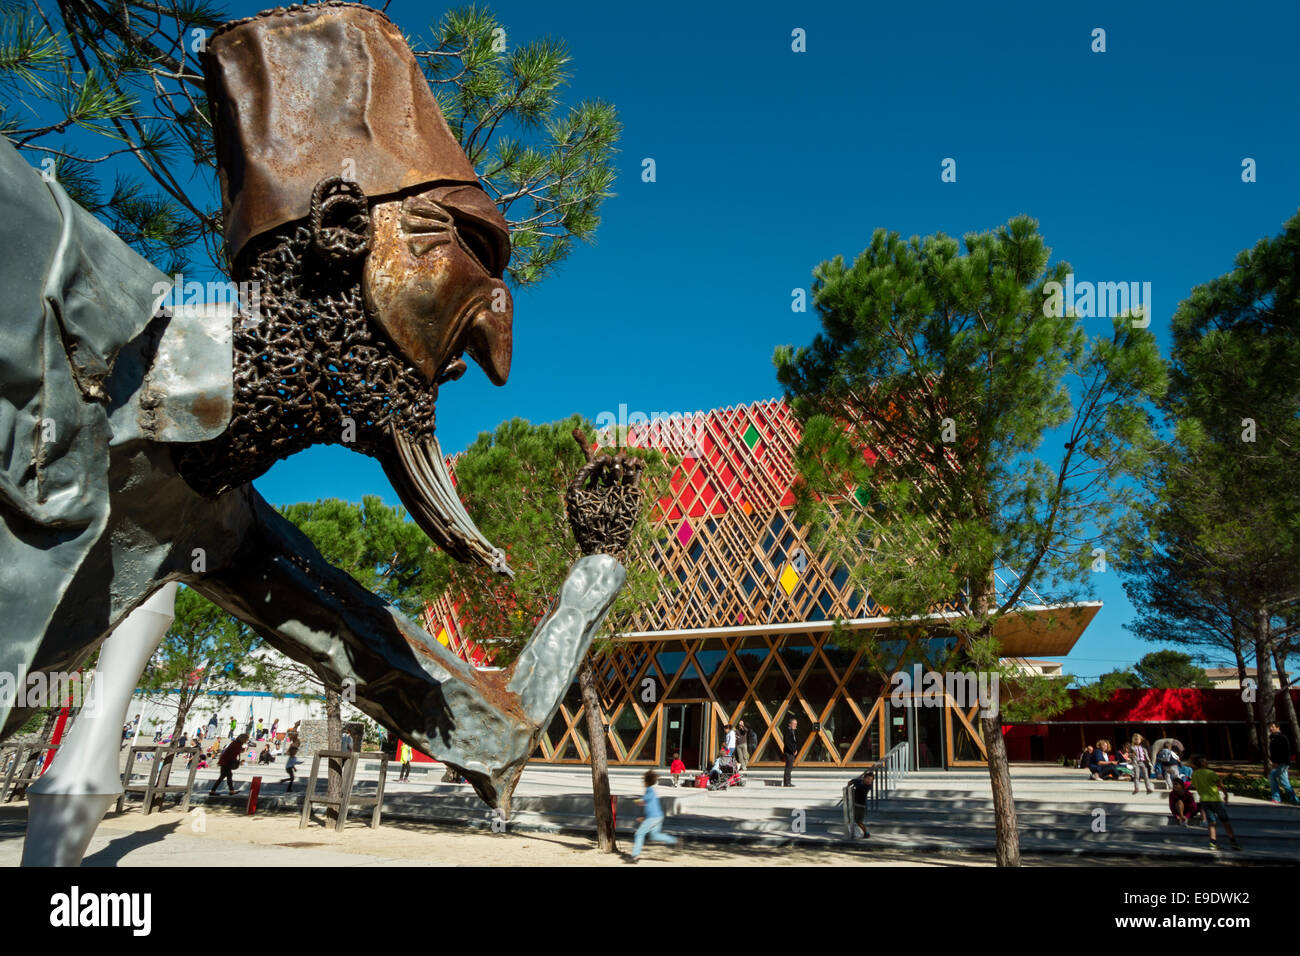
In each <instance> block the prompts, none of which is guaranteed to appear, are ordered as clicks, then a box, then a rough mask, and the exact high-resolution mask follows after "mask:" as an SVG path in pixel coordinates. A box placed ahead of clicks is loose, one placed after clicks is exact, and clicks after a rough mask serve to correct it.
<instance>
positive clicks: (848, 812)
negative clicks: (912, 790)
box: [844, 741, 911, 836]
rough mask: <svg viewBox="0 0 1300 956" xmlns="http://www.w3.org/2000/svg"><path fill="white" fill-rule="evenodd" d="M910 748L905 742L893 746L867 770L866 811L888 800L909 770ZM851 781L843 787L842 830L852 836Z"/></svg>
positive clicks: (874, 808)
mask: <svg viewBox="0 0 1300 956" xmlns="http://www.w3.org/2000/svg"><path fill="white" fill-rule="evenodd" d="M910 755H911V747H910V746H909V744H908V743H907V741H903V742H902V743H899V744H894V746H893V747H891V748H890V749H889V752H888V753H886V754H885V756H883V757H882V758H880V759H879V760H877V761H876V762H875V763H873V764H872V765H871V766H870V767H868V768H867V769H868V770H869V771H870V772H871V790H870V791H869V792H868V793H867V808H868V810H872V811H874V810H876V809H877V807H878V806H879V804H880V801H881V800H888V799H889V794H890V792H891V791H893V790H895V789H897V788H898V783H899V781H900V780H902V779H903V777H904V776H906V775H907V771H908V770H909V769H910V764H911V761H910V759H909V757H910ZM852 787H853V781H852V780H850V781H849V782H848V783H846V784H845V785H844V828H845V830H846V832H847V833H848V834H849V836H852V835H853V789H852Z"/></svg>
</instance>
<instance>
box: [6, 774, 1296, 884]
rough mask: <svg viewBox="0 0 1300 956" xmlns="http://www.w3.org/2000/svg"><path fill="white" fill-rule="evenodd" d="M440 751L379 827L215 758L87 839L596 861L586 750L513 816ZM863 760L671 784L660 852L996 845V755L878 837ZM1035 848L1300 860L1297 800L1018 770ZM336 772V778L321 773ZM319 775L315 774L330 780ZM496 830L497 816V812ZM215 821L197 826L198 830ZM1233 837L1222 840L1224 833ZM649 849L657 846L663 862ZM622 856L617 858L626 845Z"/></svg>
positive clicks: (916, 855)
mask: <svg viewBox="0 0 1300 956" xmlns="http://www.w3.org/2000/svg"><path fill="white" fill-rule="evenodd" d="M642 772H643V771H640V770H636V769H634V768H614V769H612V770H611V772H610V777H611V786H612V790H613V793H614V795H615V797H616V801H617V813H618V831H619V836H620V842H621V844H622V845H623V846H624V847H625V848H626V847H627V846H628V845H630V842H631V835H632V830H633V828H634V827H635V818H636V815H637V812H638V809H637V806H636V804H635V802H634V801H635V798H636V797H637V796H638V795H639V794H640V793H641V790H642V784H641V774H642ZM441 774H442V767H441V766H440V765H427V764H426V765H419V764H417V765H415V766H414V767H413V773H412V779H411V781H410V782H407V783H399V782H397V779H396V778H397V767H396V765H393V764H390V773H389V776H388V782H387V785H386V792H385V798H384V817H383V820H384V824H383V826H382V827H381V828H380V829H379V830H378V831H371V830H369V829H368V828H367V827H366V826H365V823H366V822H367V821H368V819H369V815H368V811H365V810H355V811H354V812H353V813H352V814H351V816H350V821H349V824H348V827H347V830H346V831H345V832H344V833H342V834H338V833H335V832H334V831H333V829H332V828H328V829H327V828H326V827H324V826H322V825H321V824H320V822H319V821H320V820H321V819H322V816H321V815H318V816H317V821H318V822H317V823H314V824H313V825H312V826H311V827H310V828H309V829H307V830H299V829H298V825H297V819H298V818H297V814H298V812H299V810H300V808H301V797H302V791H303V789H304V788H305V781H304V780H302V778H301V777H300V778H299V783H298V785H297V786H296V787H295V792H293V793H286V792H285V786H284V785H282V784H281V783H280V782H279V781H280V779H281V777H282V771H281V770H280V769H279V768H277V767H274V766H273V767H271V768H269V769H268V768H265V767H264V768H261V769H260V771H256V770H253V769H250V768H244V769H241V770H240V771H237V772H236V775H235V776H236V780H237V782H238V783H239V784H240V790H239V793H238V794H237V795H236V796H233V797H231V796H227V795H226V794H225V792H224V790H223V792H222V794H221V795H218V796H216V797H211V796H210V794H209V789H210V788H211V786H212V781H213V780H214V779H215V774H214V773H211V772H206V771H200V773H199V779H198V782H197V783H196V787H195V795H194V800H193V804H192V805H193V809H192V810H191V812H190V814H189V816H188V817H182V815H181V814H180V813H179V812H178V810H176V809H172V803H171V801H169V803H168V809H166V810H165V811H163V812H161V813H155V814H151V815H150V816H148V817H145V816H144V814H143V813H141V811H140V808H139V803H138V802H137V803H136V804H135V805H134V806H132V805H128V809H127V810H126V812H124V813H123V814H120V815H119V814H116V813H112V812H110V813H109V815H108V817H107V818H106V819H105V822H104V824H103V825H102V826H101V827H100V830H99V832H98V833H97V834H96V836H95V838H94V841H93V842H92V844H91V847H90V850H89V852H88V854H87V863H88V864H94V865H101V866H102V865H109V866H112V865H143V866H148V865H157V864H166V865H181V866H184V865H218V866H219V865H246V864H248V863H253V862H255V863H256V865H265V866H281V865H298V866H303V865H306V866H365V865H383V864H388V863H392V864H401V865H416V864H419V865H457V864H464V863H475V862H478V863H488V864H496V865H509V864H527V863H530V862H532V863H536V864H547V865H555V864H559V865H563V864H566V863H578V864H583V865H586V864H590V863H592V862H602V863H603V862H606V861H605V860H602V859H600V858H601V856H602V855H601V854H595V853H593V852H591V845H592V844H591V835H592V833H593V832H594V823H593V815H592V806H591V777H590V771H589V770H588V769H587V768H586V767H581V766H576V767H556V766H553V765H549V766H548V765H537V766H532V767H530V768H529V769H528V770H527V771H526V772H525V774H524V776H523V779H522V781H521V782H520V785H519V788H518V790H517V791H516V794H515V801H514V812H513V814H512V819H511V821H510V823H509V826H508V827H507V828H506V832H504V833H500V832H494V830H493V826H492V823H493V814H492V813H491V812H490V811H489V810H488V809H487V808H486V807H485V806H483V804H482V803H481V802H480V801H479V800H478V798H477V797H476V796H474V794H473V793H472V791H471V790H470V789H469V787H468V786H467V785H463V784H444V783H441V782H440V779H441ZM851 775H852V774H851V772H845V771H839V772H827V771H800V772H797V773H796V775H795V782H796V786H795V787H794V788H792V789H786V788H783V787H780V786H773V785H772V784H775V783H779V780H780V774H779V771H759V772H756V773H754V774H752V775H750V777H749V781H748V785H747V786H745V787H743V788H733V789H730V790H726V791H720V792H708V791H704V790H698V789H694V788H687V787H685V786H683V787H682V788H679V789H674V788H672V787H671V785H669V783H668V781H667V780H664V781H662V782H661V784H660V793H661V795H662V797H663V802H664V806H665V810H666V813H667V822H666V828H667V829H668V830H669V831H670V832H672V833H674V834H676V835H677V836H678V837H680V838H682V841H683V842H682V844H681V846H680V847H679V848H678V849H677V850H673V851H666V850H662V849H659V848H656V851H655V852H654V853H653V854H652V856H653V858H654V859H656V860H657V861H659V862H661V863H667V862H673V861H675V865H682V864H684V863H686V864H693V863H702V864H707V863H709V862H716V863H726V864H732V865H735V864H740V865H788V864H814V865H829V864H836V863H844V864H847V865H864V864H872V863H878V864H882V865H907V864H917V865H987V864H988V863H991V861H992V856H991V854H992V850H993V846H994V837H993V810H992V800H991V796H990V791H989V782H988V776H987V774H986V773H985V772H984V771H947V772H944V771H936V772H922V773H912V774H908V775H907V776H906V777H905V778H904V779H903V781H902V782H901V785H900V786H899V787H898V789H896V790H895V791H893V792H892V793H891V794H890V796H889V798H888V799H887V800H882V801H880V802H879V803H878V804H877V805H876V807H874V808H873V809H872V811H871V813H870V815H869V826H870V829H871V837H870V839H868V840H860V839H859V840H850V839H848V838H847V836H846V833H845V829H844V824H843V810H842V803H841V800H842V792H843V785H844V783H845V782H846V780H848V779H849V777H850V776H851ZM255 776H261V777H262V778H263V784H262V789H261V796H260V798H259V804H258V811H257V814H256V816H254V817H252V818H249V817H248V816H246V814H245V812H244V811H245V808H246V804H247V795H248V792H249V788H250V784H251V782H252V778H253V777H255ZM376 778H377V763H371V762H364V763H363V764H362V768H361V770H360V771H359V773H358V784H357V787H356V789H357V791H358V792H359V793H362V794H364V793H373V791H374V787H375V783H376ZM1013 782H1014V783H1013V786H1014V791H1015V795H1016V805H1017V812H1018V823H1019V826H1020V840H1021V848H1022V851H1023V852H1024V854H1025V855H1026V858H1027V859H1028V860H1029V861H1031V862H1038V863H1045V864H1049V865H1059V864H1069V863H1079V864H1084V865H1097V864H1108V863H1117V864H1118V863H1124V864H1128V863H1135V862H1136V863H1144V864H1148V865H1165V864H1171V865H1172V864H1180V863H1194V864H1211V863H1216V862H1218V863H1223V864H1232V863H1242V864H1251V863H1255V864H1275V863H1295V862H1296V861H1297V860H1300V809H1297V808H1293V807H1279V806H1274V805H1272V804H1271V803H1269V802H1267V801H1261V800H1251V799H1247V798H1242V797H1236V798H1233V799H1232V800H1231V802H1230V803H1229V811H1230V813H1231V814H1232V820H1233V823H1234V825H1235V827H1236V830H1237V835H1238V839H1239V840H1240V841H1241V844H1242V850H1240V851H1233V850H1228V849H1226V848H1225V849H1222V850H1220V851H1219V852H1217V853H1215V852H1214V851H1211V850H1210V849H1209V848H1208V846H1207V842H1208V840H1207V835H1206V832H1205V829H1204V827H1188V828H1184V827H1178V826H1173V825H1170V824H1169V823H1168V813H1167V794H1166V793H1165V792H1163V791H1157V793H1156V794H1154V795H1150V796H1148V795H1147V794H1146V793H1145V792H1143V793H1139V794H1138V795H1136V796H1134V795H1133V793H1132V787H1131V784H1129V783H1127V782H1104V781H1090V780H1089V779H1088V778H1087V774H1085V773H1083V772H1082V771H1078V770H1067V769H1063V768H1060V767H1032V766H1023V767H1016V768H1014V769H1013ZM318 787H319V788H320V789H323V784H321V785H318ZM318 792H319V791H318ZM25 812H26V810H25V804H24V803H23V802H21V801H18V802H15V803H12V804H8V805H6V806H4V807H0V865H16V864H17V862H18V860H19V858H20V856H21V837H22V828H23V821H24V820H25ZM497 826H498V829H499V828H500V824H499V822H498V825H497ZM196 827H201V831H199V830H196ZM1220 839H1221V846H1225V847H1226V841H1224V840H1223V835H1222V834H1221V835H1220ZM650 858H651V856H647V857H646V860H647V861H649V860H650ZM615 859H617V858H615Z"/></svg>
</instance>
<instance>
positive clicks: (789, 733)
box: [781, 717, 799, 787]
mask: <svg viewBox="0 0 1300 956" xmlns="http://www.w3.org/2000/svg"><path fill="white" fill-rule="evenodd" d="M798 728H799V719H798V718H797V717H791V718H790V721H789V723H787V724H786V725H785V736H784V737H783V738H782V740H781V745H782V746H783V747H784V748H785V780H784V785H785V786H787V787H793V786H794V784H793V783H791V782H790V774H791V773H793V772H794V757H795V753H796V752H798V750H799V738H798V737H796V736H795V731H796V730H797V729H798Z"/></svg>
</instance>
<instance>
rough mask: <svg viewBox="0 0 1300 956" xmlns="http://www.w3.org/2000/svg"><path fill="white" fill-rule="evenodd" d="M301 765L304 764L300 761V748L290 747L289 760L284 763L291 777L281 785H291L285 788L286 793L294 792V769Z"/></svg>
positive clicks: (285, 779)
mask: <svg viewBox="0 0 1300 956" xmlns="http://www.w3.org/2000/svg"><path fill="white" fill-rule="evenodd" d="M300 763H302V761H301V760H299V759H298V748H297V747H290V748H289V759H288V760H286V761H285V762H284V769H285V771H286V772H287V773H288V774H289V776H287V777H285V778H284V780H281V781H280V782H281V783H285V782H288V784H289V786H287V787H285V789H284V792H285V793H292V792H293V768H294V767H296V766H298V764H300Z"/></svg>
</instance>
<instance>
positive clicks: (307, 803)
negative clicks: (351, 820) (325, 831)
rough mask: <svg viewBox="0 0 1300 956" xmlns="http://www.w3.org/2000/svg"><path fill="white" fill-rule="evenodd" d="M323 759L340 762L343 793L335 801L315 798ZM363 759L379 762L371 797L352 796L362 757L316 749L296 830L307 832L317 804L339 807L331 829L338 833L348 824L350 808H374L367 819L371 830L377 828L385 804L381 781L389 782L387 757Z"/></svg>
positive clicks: (356, 754)
mask: <svg viewBox="0 0 1300 956" xmlns="http://www.w3.org/2000/svg"><path fill="white" fill-rule="evenodd" d="M322 757H325V758H327V759H330V760H341V761H343V790H342V795H341V796H340V798H339V799H338V800H335V799H333V798H331V797H329V796H324V797H318V796H316V778H317V776H318V775H319V774H320V761H321V758H322ZM364 758H365V759H368V760H376V759H378V761H379V788H378V789H377V790H376V791H375V795H374V796H373V797H357V796H354V795H353V793H352V782H353V780H355V779H356V775H357V765H358V764H359V763H360V762H361V760H362V759H363V755H362V754H361V753H359V752H357V751H354V750H318V751H316V753H315V754H313V755H312V760H311V776H310V777H308V778H307V792H306V793H305V794H303V798H302V816H301V817H299V819H298V829H299V830H303V829H306V827H307V824H308V823H310V822H311V808H312V804H314V803H318V804H322V805H324V806H325V807H337V808H338V821H337V822H336V823H335V824H334V829H335V830H337V831H338V832H339V833H342V832H343V828H344V827H345V826H346V825H347V822H348V810H350V809H351V808H352V807H369V806H373V807H374V808H375V810H374V813H372V814H371V816H370V829H372V830H373V829H375V828H377V827H378V826H379V814H380V811H381V810H382V809H383V803H384V782H385V781H386V780H387V779H388V759H389V758H388V755H387V754H378V755H376V754H366V755H364Z"/></svg>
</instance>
